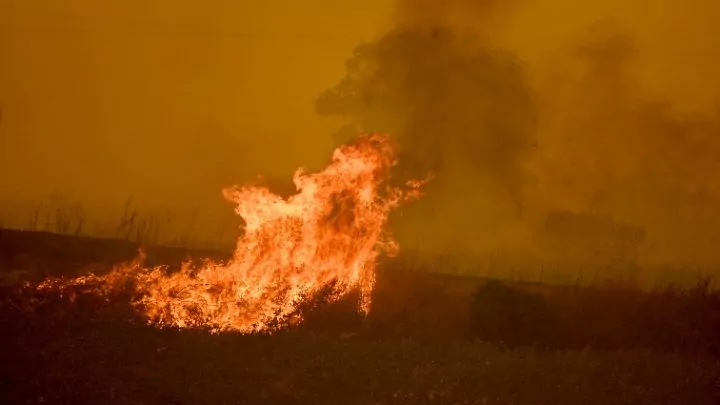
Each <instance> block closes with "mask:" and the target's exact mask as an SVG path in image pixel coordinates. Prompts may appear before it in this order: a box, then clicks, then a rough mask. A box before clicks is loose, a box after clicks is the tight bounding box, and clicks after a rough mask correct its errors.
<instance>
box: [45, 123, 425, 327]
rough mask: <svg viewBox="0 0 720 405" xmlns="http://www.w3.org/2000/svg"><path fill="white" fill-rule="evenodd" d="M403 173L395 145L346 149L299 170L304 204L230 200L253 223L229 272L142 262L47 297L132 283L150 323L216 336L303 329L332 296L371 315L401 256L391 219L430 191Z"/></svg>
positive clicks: (236, 191) (242, 197)
mask: <svg viewBox="0 0 720 405" xmlns="http://www.w3.org/2000/svg"><path fill="white" fill-rule="evenodd" d="M395 163H396V161H395V158H394V148H393V147H392V145H391V143H390V142H389V139H388V138H387V137H385V136H381V135H367V136H363V137H361V138H360V139H359V140H358V141H357V142H355V143H353V144H350V145H345V146H342V147H340V148H338V149H336V150H335V152H334V154H333V156H332V162H331V163H330V165H329V166H328V167H326V168H325V169H324V170H323V171H321V172H318V173H305V172H304V170H303V169H299V170H298V171H297V172H296V173H295V176H294V183H295V186H296V188H297V194H295V195H293V196H291V197H289V198H287V199H283V198H281V197H280V196H277V195H274V194H273V193H271V192H270V190H268V189H267V188H264V187H232V188H228V189H225V190H223V194H224V196H225V198H226V199H227V200H229V201H231V202H233V203H235V204H237V207H236V209H235V212H236V213H237V214H238V215H240V216H241V217H242V219H243V220H244V222H245V224H244V233H243V234H242V236H240V237H239V238H238V242H237V247H236V249H235V253H234V256H233V259H232V260H231V261H229V262H227V263H212V262H207V263H204V264H202V265H201V266H200V267H194V266H193V265H191V264H190V263H187V264H185V265H184V266H183V267H182V269H181V270H180V271H177V272H174V273H170V272H168V271H167V269H166V268H164V267H157V268H150V269H148V268H144V267H143V266H142V258H139V259H138V260H136V261H134V262H132V263H130V264H126V265H122V266H119V267H117V268H116V269H115V270H113V271H112V272H110V273H109V274H107V275H104V276H96V275H92V274H91V275H88V276H83V277H80V278H77V279H73V280H60V279H50V280H46V281H45V282H43V283H42V284H41V285H40V286H39V288H40V289H59V290H63V289H66V288H68V287H78V286H85V287H89V288H90V291H91V292H93V293H95V294H99V295H109V294H111V293H112V291H114V290H115V289H116V288H119V286H121V285H127V283H128V282H129V283H130V284H132V286H133V287H132V288H133V290H134V293H135V296H136V297H138V298H136V299H135V300H134V301H133V304H134V306H135V307H136V308H137V309H138V310H139V311H141V312H142V313H144V314H145V315H146V316H147V318H148V320H149V322H151V323H153V324H156V325H159V326H175V327H180V328H193V327H205V328H209V329H210V330H212V331H225V330H234V331H239V332H254V331H261V330H272V329H275V328H278V327H281V326H282V325H287V324H289V323H294V322H298V321H300V319H298V318H297V309H298V305H299V304H300V303H302V302H303V301H304V300H305V299H307V298H308V297H310V296H312V295H313V294H315V293H317V292H319V291H321V290H323V289H330V291H331V296H330V299H331V300H337V299H339V298H341V297H343V296H345V295H346V294H348V293H350V292H351V291H359V293H360V302H359V303H358V306H359V310H361V311H363V312H364V313H367V311H369V309H370V296H371V292H372V290H373V286H374V283H375V266H376V258H377V257H378V255H379V254H380V253H381V252H383V251H384V252H386V253H388V254H389V255H392V254H394V253H395V252H396V251H397V249H398V247H397V244H396V243H395V242H394V241H393V240H392V238H390V237H389V236H388V235H387V234H386V233H385V232H384V227H385V224H386V222H387V220H388V215H389V213H390V211H391V210H392V209H393V208H395V207H397V206H398V205H399V204H400V203H401V202H402V201H404V200H406V199H411V198H417V196H418V195H419V194H418V188H419V187H420V186H421V185H422V182H412V183H409V184H408V189H407V190H403V189H400V188H393V187H390V186H388V185H387V184H386V182H385V180H386V179H387V177H388V174H389V169H390V168H391V167H392V166H393V165H394V164H395Z"/></svg>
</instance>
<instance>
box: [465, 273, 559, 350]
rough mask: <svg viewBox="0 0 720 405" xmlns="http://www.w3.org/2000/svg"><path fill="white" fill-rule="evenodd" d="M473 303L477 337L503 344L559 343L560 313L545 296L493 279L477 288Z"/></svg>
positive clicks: (472, 309)
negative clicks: (549, 303) (553, 308)
mask: <svg viewBox="0 0 720 405" xmlns="http://www.w3.org/2000/svg"><path fill="white" fill-rule="evenodd" d="M470 305H471V307H470V316H471V325H472V329H473V332H474V334H475V336H476V337H478V338H479V339H481V340H484V341H487V342H493V343H498V344H500V345H503V346H508V347H517V346H528V345H534V346H540V347H552V346H556V345H557V344H558V342H557V339H556V337H557V336H559V335H560V334H559V333H558V327H559V321H558V317H557V316H556V314H555V313H554V311H553V310H552V308H551V307H550V306H549V305H548V303H547V302H546V300H545V298H544V297H543V296H541V295H538V294H532V293H528V292H524V291H520V290H517V289H514V288H511V287H509V286H507V285H505V284H503V283H502V282H500V281H496V280H491V281H488V282H487V283H486V284H484V285H482V286H481V287H479V288H478V290H477V291H476V292H475V294H474V295H473V298H472V301H471V304H470Z"/></svg>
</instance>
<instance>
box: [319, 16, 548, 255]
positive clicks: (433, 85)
mask: <svg viewBox="0 0 720 405" xmlns="http://www.w3.org/2000/svg"><path fill="white" fill-rule="evenodd" d="M316 107H317V110H318V112H319V113H320V114H321V115H326V116H342V117H345V118H348V119H349V120H350V122H351V124H350V125H348V126H347V127H345V128H343V129H342V130H341V131H339V132H338V134H337V137H338V143H342V142H345V141H347V140H348V139H349V138H350V137H352V136H355V135H356V134H357V130H358V129H360V130H361V131H380V132H387V133H390V134H393V135H394V136H395V137H396V139H397V141H398V142H399V144H400V148H401V154H400V156H399V158H400V160H401V161H402V165H401V166H399V167H400V172H398V173H397V175H398V176H399V178H400V179H407V178H413V177H414V178H417V177H424V176H426V175H427V173H432V174H433V175H434V176H435V177H436V179H435V180H434V181H433V184H432V185H430V186H429V189H430V191H429V192H428V196H427V198H429V199H430V200H431V201H430V202H428V203H426V206H427V207H428V209H430V210H431V211H432V212H425V213H424V214H418V215H420V216H421V217H422V218H423V222H424V225H423V228H424V229H426V231H427V232H433V233H434V234H435V235H438V234H442V233H443V232H445V229H442V228H447V229H448V232H450V233H455V234H456V235H459V234H462V233H463V232H465V231H466V230H467V226H466V225H463V224H462V221H460V219H461V217H462V216H464V217H465V218H468V217H475V218H477V215H476V214H475V213H473V212H472V211H473V209H475V208H480V209H482V210H483V211H485V212H490V215H491V216H494V218H493V220H494V221H501V222H502V221H505V222H507V221H509V220H513V219H516V218H518V217H519V216H520V215H521V210H522V190H523V188H524V186H525V184H526V183H527V182H528V180H529V176H528V173H526V171H525V170H524V169H523V163H524V162H526V161H527V159H528V158H529V157H530V156H532V153H533V151H534V150H535V146H536V131H535V128H536V111H535V104H534V100H533V96H532V93H531V91H530V89H529V87H528V84H527V82H526V79H525V76H524V72H523V70H522V67H521V65H520V63H519V62H518V60H517V59H516V58H515V57H514V55H513V54H511V53H508V52H505V51H502V50H496V49H492V48H490V47H488V46H484V45H483V44H482V43H481V42H479V41H478V39H477V38H476V37H474V36H471V35H465V34H463V33H459V32H456V31H454V30H453V29H451V28H448V27H445V26H430V27H424V26H415V25H409V26H402V27H399V28H397V29H395V30H393V31H391V32H389V33H388V34H386V35H384V36H382V37H381V38H380V39H379V40H378V41H376V42H374V43H369V44H363V45H360V46H358V47H357V48H356V49H355V51H354V53H353V56H352V57H351V58H350V59H349V60H348V62H347V75H346V76H345V77H344V78H343V79H342V80H341V81H340V82H339V83H338V84H337V85H336V86H335V87H334V88H332V89H330V90H328V91H326V92H324V93H322V94H321V95H320V97H319V98H318V99H317V103H316ZM468 188H470V189H473V188H475V189H476V190H474V192H477V191H479V190H484V192H485V195H484V196H481V195H479V194H476V195H474V196H473V195H472V193H471V194H468V193H467V189H468ZM478 198H479V199H478ZM483 206H486V207H490V206H492V208H491V209H483ZM493 210H494V211H493ZM431 217H434V218H431ZM436 218H443V221H445V222H444V224H443V222H436V221H437V219H436ZM416 220H420V218H416ZM475 225H477V224H473V226H475ZM431 228H432V230H430V229H431ZM464 228H465V229H464ZM442 239H443V237H440V238H437V237H436V238H435V240H436V241H437V240H442ZM441 242H442V241H441ZM442 247H443V248H448V246H442ZM464 247H466V246H464Z"/></svg>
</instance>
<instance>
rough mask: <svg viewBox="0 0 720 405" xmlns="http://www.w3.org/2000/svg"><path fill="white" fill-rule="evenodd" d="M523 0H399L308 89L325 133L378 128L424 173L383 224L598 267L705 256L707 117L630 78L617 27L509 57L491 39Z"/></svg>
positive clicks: (420, 240) (710, 233)
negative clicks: (421, 188)
mask: <svg viewBox="0 0 720 405" xmlns="http://www.w3.org/2000/svg"><path fill="white" fill-rule="evenodd" d="M523 3H524V2H521V1H517V2H494V1H478V2H473V1H469V0H466V1H461V0H459V1H452V2H443V3H441V2H428V1H421V0H405V1H400V2H399V4H398V7H397V9H396V13H395V15H394V18H395V21H396V28H394V29H393V30H391V31H390V32H388V33H387V34H385V35H384V36H381V37H380V38H379V39H378V40H377V41H375V42H372V43H366V44H362V45H360V46H358V47H357V48H356V49H355V51H354V53H353V55H352V57H351V58H350V59H349V60H348V62H347V74H346V76H345V77H344V78H343V79H342V80H341V81H340V82H339V83H338V84H337V85H336V86H335V87H333V88H331V89H329V90H327V91H325V92H324V93H322V94H321V96H320V97H319V98H318V100H317V102H316V107H317V111H318V112H319V113H320V114H321V115H326V116H341V117H344V118H346V119H348V122H349V124H348V125H347V126H346V127H345V128H343V129H342V130H341V131H339V132H338V134H337V136H338V142H341V141H344V140H346V139H348V137H352V136H354V134H355V133H356V132H357V131H358V130H379V131H387V132H390V133H392V134H394V135H395V136H396V138H397V139H398V141H399V143H400V145H401V147H402V150H403V154H402V155H401V159H402V165H401V166H402V169H403V170H404V171H405V173H403V174H404V175H406V176H407V175H409V176H418V175H420V174H422V173H424V172H427V171H432V172H434V173H435V174H436V175H437V178H436V180H435V182H434V184H433V185H431V186H430V187H429V189H428V196H427V198H426V199H425V200H424V201H423V202H422V203H420V204H418V208H415V210H416V211H414V212H410V213H409V215H408V218H406V219H405V225H406V228H403V225H402V224H401V225H398V228H399V229H412V231H411V232H408V234H412V235H423V236H416V239H415V240H410V239H411V238H407V240H401V242H403V241H404V242H406V245H410V246H417V247H419V248H421V249H423V248H427V249H433V250H438V251H443V252H453V251H455V252H462V251H466V252H467V251H473V252H475V253H479V254H483V253H487V252H490V251H491V250H498V249H499V250H504V251H507V252H510V253H511V254H513V255H516V256H520V255H524V254H531V255H533V256H535V257H536V258H542V260H549V261H551V262H553V265H554V266H556V267H563V266H564V267H566V268H567V269H578V268H580V267H590V268H594V269H604V270H603V271H605V272H606V273H608V274H607V275H608V276H611V275H610V274H609V273H610V272H611V271H610V270H608V269H618V268H620V267H622V268H623V270H622V271H624V272H626V273H627V272H632V271H635V270H634V269H636V267H637V266H639V265H640V264H643V263H644V264H652V263H654V264H658V263H666V264H667V263H671V264H674V265H686V264H697V265H703V264H705V265H706V264H709V263H712V260H713V257H714V254H713V253H712V252H713V251H714V250H713V245H714V244H716V243H717V240H716V234H717V229H720V227H718V225H720V216H719V215H717V214H716V213H715V210H714V209H713V207H717V206H718V202H720V195H719V194H718V193H719V192H720V190H719V189H718V183H719V181H718V180H717V176H716V175H715V173H720V123H719V121H718V116H717V114H715V115H712V114H710V115H708V114H705V115H703V114H700V113H688V112H686V111H682V110H681V109H680V108H678V107H677V106H676V105H675V103H674V102H673V100H672V99H663V98H662V97H660V96H659V95H657V94H655V93H653V91H652V90H650V89H649V88H648V87H647V86H645V85H644V82H643V80H642V79H641V77H638V75H637V72H639V71H641V70H640V68H639V66H638V65H639V61H641V60H642V56H643V53H642V45H641V44H640V43H639V41H637V40H636V36H635V35H634V32H633V31H632V30H630V29H625V27H623V25H622V24H617V23H612V22H606V21H601V22H597V23H595V24H592V25H590V26H588V27H586V28H585V34H584V35H579V36H576V37H574V38H567V39H566V40H565V43H564V44H562V46H560V45H558V47H557V48H558V49H565V50H564V51H562V52H564V53H563V54H562V56H561V57H560V58H558V59H557V60H555V61H552V63H553V65H551V66H542V68H544V69H542V68H538V66H537V64H536V65H531V64H528V63H525V62H524V60H523V57H522V55H523V54H522V52H521V51H520V50H518V51H517V53H516V52H515V51H514V49H513V48H512V47H506V46H501V45H500V42H501V41H495V40H494V39H495V38H494V37H498V36H499V35H495V34H496V33H497V32H499V31H502V29H501V28H499V27H501V26H503V25H504V22H505V21H508V20H510V19H511V16H512V14H513V12H514V11H515V10H516V9H517V6H519V5H522V4H523ZM549 70H550V71H551V73H550V74H549V75H548V74H547V72H548V71H549ZM543 74H544V76H543ZM548 78H550V79H548ZM719 111H720V110H719ZM420 206H422V208H420ZM508 207H512V209H508ZM408 224H409V225H408ZM401 239H402V238H401ZM613 271H614V270H613ZM617 275H618V274H612V276H617ZM620 275H621V276H627V275H628V274H620ZM630 276H632V275H630Z"/></svg>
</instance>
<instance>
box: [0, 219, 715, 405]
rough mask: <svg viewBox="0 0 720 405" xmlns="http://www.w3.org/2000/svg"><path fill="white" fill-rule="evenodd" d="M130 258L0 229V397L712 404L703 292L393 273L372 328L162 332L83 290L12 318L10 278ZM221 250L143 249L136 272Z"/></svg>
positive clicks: (385, 270) (16, 309)
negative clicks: (143, 264)
mask: <svg viewBox="0 0 720 405" xmlns="http://www.w3.org/2000/svg"><path fill="white" fill-rule="evenodd" d="M136 248H137V246H135V245H133V244H132V243H129V242H119V241H114V240H100V239H91V238H78V237H73V236H64V235H54V234H48V233H33V232H18V231H8V230H2V231H0V270H2V271H3V273H2V274H3V277H4V278H3V280H4V282H3V285H4V286H3V287H2V304H0V321H1V323H2V325H3V326H2V330H1V331H0V335H1V336H2V337H1V339H2V342H1V344H2V347H3V350H2V352H1V354H0V356H1V357H0V403H3V404H26V403H45V404H48V403H50V404H55V403H63V404H106V403H107V404H256V403H257V404H338V403H348V404H424V403H428V404H430V403H434V404H581V403H584V404H603V405H604V404H717V403H720V361H719V359H720V356H718V354H719V353H720V351H718V347H719V346H718V343H720V316H719V315H720V304H719V303H720V300H719V299H718V294H717V293H716V292H714V291H712V290H711V289H709V287H708V286H707V285H704V284H700V285H698V286H697V287H696V288H694V289H690V290H673V289H665V290H662V291H655V292H644V291H639V290H635V289H632V288H626V289H622V288H615V289H607V288H596V287H573V286H563V287H560V286H550V285H542V284H520V283H506V284H504V285H505V286H506V287H507V288H506V287H492V288H490V289H488V288H487V284H486V281H485V280H481V279H476V278H471V277H450V276H440V275H432V274H426V273H420V272H414V271H410V270H407V269H398V268H393V263H394V262H392V261H388V262H385V263H383V267H382V269H381V271H380V272H379V274H378V287H377V290H376V292H375V297H374V307H373V310H372V311H371V313H370V315H369V316H368V318H367V319H362V318H361V317H359V316H357V315H356V314H355V313H354V311H353V306H352V305H351V303H349V302H340V303H338V304H334V305H329V306H327V305H326V306H321V307H319V308H316V309H313V310H311V311H310V312H308V313H307V316H306V317H307V322H306V323H305V324H303V325H302V326H301V327H299V328H296V329H293V330H289V331H286V332H281V333H278V334H275V335H271V336H267V335H253V336H242V335H238V334H232V333H226V334H219V335H211V334H209V333H207V332H204V331H177V330H160V329H157V328H154V327H151V326H147V325H145V323H144V320H143V319H141V318H139V316H138V315H137V314H135V313H134V312H133V311H131V310H130V309H129V307H128V306H127V305H126V303H124V302H121V301H117V302H115V301H111V302H106V301H103V300H101V299H98V298H97V297H91V296H87V297H82V298H81V299H79V300H77V301H75V302H73V303H70V302H67V301H65V300H62V299H59V298H58V297H50V296H46V297H44V298H45V299H46V301H45V303H44V304H43V305H36V306H35V307H34V311H27V310H24V309H23V307H22V305H21V304H22V300H21V299H20V298H21V295H20V294H19V293H18V288H17V285H16V284H15V283H16V282H19V281H22V280H23V279H29V280H30V281H37V280H38V279H41V278H43V277H46V276H50V275H73V274H77V273H78V272H82V271H87V269H90V268H93V269H98V268H100V269H101V268H109V266H110V265H111V264H113V263H117V262H119V261H124V260H128V259H130V258H132V257H133V256H134V254H135V251H136ZM224 256H225V255H223V254H222V253H216V252H209V251H207V252H197V251H195V252H190V253H188V252H187V251H186V250H183V249H179V248H150V249H148V260H149V264H159V263H167V264H170V265H177V264H179V263H180V262H181V261H183V260H184V259H186V258H187V257H194V258H199V257H213V258H216V259H222V258H223V257H224ZM20 270H27V271H25V272H21V271H20ZM491 285H492V284H491ZM483 286H485V289H483ZM528 297H534V298H532V299H529V298H528ZM478 303H482V305H481V306H480V307H479V308H480V309H478ZM539 303H542V305H540V304H539ZM537 307H542V308H545V309H544V310H543V311H545V312H543V311H537V310H533V311H528V310H527V309H528V308H537ZM478 311H479V312H478ZM548 314H550V315H552V316H551V317H550V318H548ZM548 325H550V327H548ZM478 328H479V329H478ZM489 332H493V333H489ZM480 338H483V339H482V340H484V341H480V340H481V339H480Z"/></svg>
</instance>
